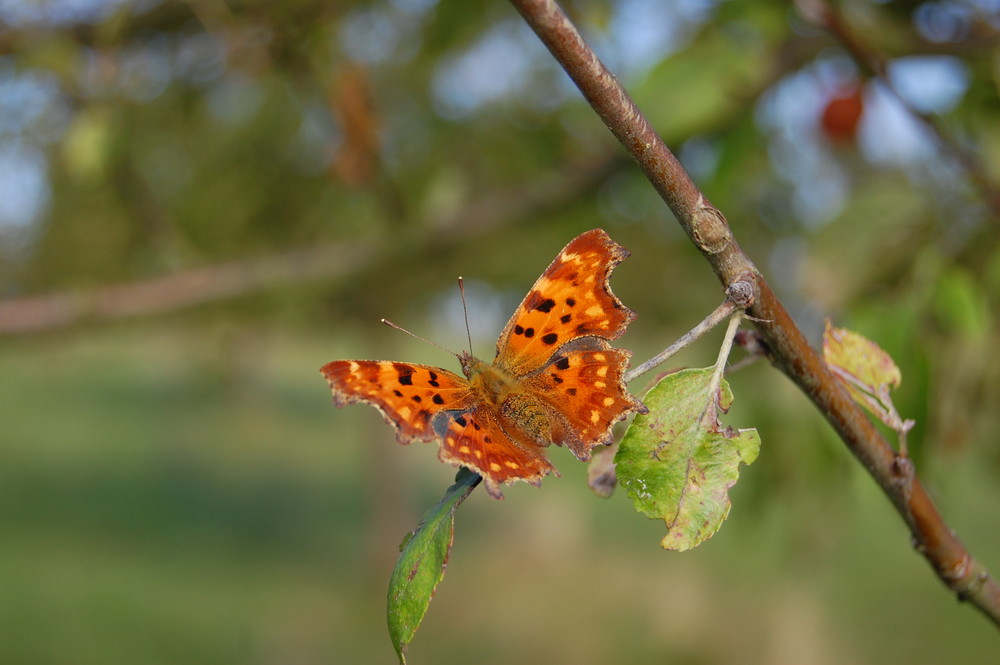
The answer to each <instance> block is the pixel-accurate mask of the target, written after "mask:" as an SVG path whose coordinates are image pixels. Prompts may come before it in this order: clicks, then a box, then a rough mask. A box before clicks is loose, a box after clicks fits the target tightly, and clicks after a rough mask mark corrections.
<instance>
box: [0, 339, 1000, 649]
mask: <svg viewBox="0 0 1000 665" xmlns="http://www.w3.org/2000/svg"><path fill="white" fill-rule="evenodd" d="M206 330H207V331H208V332H206ZM340 344H344V345H347V346H349V345H350V344H349V340H347V341H344V340H341V342H340ZM415 348H419V347H415ZM421 354H423V356H422V355H421ZM426 354H427V351H426V347H424V351H421V352H416V351H414V354H413V359H414V360H417V359H421V360H425V359H426V358H425V357H424V356H426ZM350 355H354V354H352V353H351V351H350V349H349V348H343V347H341V346H340V345H338V344H334V343H332V342H331V341H330V340H329V339H318V338H315V337H311V336H308V335H303V334H301V333H295V332H288V331H284V332H273V331H272V332H247V331H242V330H240V329H238V328H234V327H231V326H228V325H222V326H220V327H214V328H213V327H212V326H208V327H205V326H200V327H198V332H197V333H195V332H193V329H191V330H188V329H185V328H183V327H177V328H173V329H161V330H159V331H158V332H155V333H152V332H150V330H149V329H147V328H137V329H130V328H128V327H121V328H118V329H117V330H115V331H113V332H110V333H108V332H102V333H96V332H95V333H86V334H82V335H79V334H78V335H75V336H74V337H72V338H66V339H53V338H48V339H44V340H38V341H33V342H21V343H18V344H14V345H8V346H7V347H5V348H3V349H0V377H2V378H0V422H2V423H3V425H2V434H0V543H2V544H0V662H3V663H20V664H25V665H34V664H39V665H41V664H46V665H48V664H52V665H56V664H63V663H75V664H79V665H88V664H91V663H93V664H97V663H101V664H102V665H103V664H106V663H132V664H136V665H141V664H146V663H149V664H155V663H178V662H191V663H386V662H392V649H391V646H390V645H389V642H388V638H387V632H386V628H385V620H384V600H385V590H386V584H387V582H388V578H389V571H390V569H391V567H392V564H393V561H394V558H395V556H396V551H395V545H396V544H398V542H399V540H401V538H402V536H403V535H404V533H405V531H406V530H407V529H409V528H412V527H413V526H414V525H415V523H416V520H417V519H418V518H419V515H420V514H421V513H422V511H423V510H424V509H425V508H426V507H427V506H428V505H430V504H431V503H433V502H434V501H436V500H437V498H439V496H440V494H441V492H443V490H444V488H445V487H446V486H447V485H448V484H449V483H450V480H451V477H452V476H453V470H452V469H450V468H445V467H444V466H442V465H440V464H439V463H438V462H437V461H436V460H435V455H434V451H433V449H432V448H431V447H430V446H411V447H409V448H403V447H400V446H398V445H396V444H394V443H393V441H392V434H391V432H390V430H389V428H388V427H386V426H384V425H383V424H382V423H381V419H380V418H379V417H378V415H377V414H376V413H375V412H374V410H372V409H367V408H362V407H355V408H349V409H344V410H335V409H333V407H332V406H331V405H330V399H329V395H328V392H327V389H326V386H325V384H324V382H323V380H322V378H321V377H320V376H319V374H318V372H317V370H318V367H319V366H320V365H321V364H323V363H324V362H326V361H327V360H331V359H333V358H335V357H347V356H350ZM407 357H409V356H407ZM733 389H734V392H735V394H736V400H737V408H736V409H734V411H733V414H732V415H731V417H730V423H731V424H733V425H735V426H740V427H745V426H753V425H756V426H758V427H759V428H760V429H761V434H762V437H763V448H762V453H761V459H760V460H758V462H756V463H755V464H754V465H753V466H752V467H750V468H748V469H745V470H744V472H743V476H742V479H741V482H740V484H739V485H738V486H737V487H736V489H735V491H734V495H733V498H734V508H733V512H732V514H731V516H730V519H729V521H728V522H727V524H726V525H724V526H723V528H722V530H721V532H720V533H719V534H718V535H717V536H716V537H715V538H714V539H713V540H711V541H709V542H708V543H707V544H706V545H704V546H703V547H700V548H698V549H696V550H694V551H692V552H690V553H685V554H671V553H665V552H662V551H660V550H659V548H658V545H657V543H658V541H659V538H660V537H661V535H662V525H661V524H657V523H656V522H652V521H649V520H646V519H644V518H642V517H640V516H638V515H637V514H635V513H634V512H632V510H631V508H630V507H629V505H628V503H627V500H626V499H625V497H624V496H623V495H622V494H621V493H618V494H616V496H615V497H614V498H613V499H612V500H610V501H601V500H598V499H597V498H595V497H593V496H592V495H591V494H590V493H589V491H588V490H587V489H586V488H585V486H584V481H583V479H584V476H585V467H584V465H582V464H577V463H574V462H573V461H572V458H571V456H570V455H569V454H568V453H566V451H556V452H555V453H554V455H553V457H554V461H555V463H556V465H557V466H558V467H559V468H560V470H561V471H562V472H563V477H562V478H561V479H552V478H550V479H548V480H546V481H545V483H544V485H543V488H542V489H541V490H535V489H533V488H530V487H527V486H522V487H514V488H511V489H510V490H509V491H508V492H507V493H506V494H507V499H506V500H505V501H503V502H495V501H492V500H490V499H488V498H487V497H486V496H485V495H484V494H483V493H482V492H477V493H475V494H474V495H473V497H472V498H471V499H470V501H469V502H467V504H466V505H464V506H463V508H462V510H460V511H459V514H458V518H457V532H456V540H455V547H454V550H453V554H452V560H451V562H450V563H449V566H448V570H447V574H446V576H445V579H444V581H443V583H442V585H441V587H440V588H439V590H438V594H437V596H436V598H435V600H434V602H433V603H432V604H431V608H430V611H429V612H428V615H427V618H426V622H425V625H424V626H423V628H422V630H421V631H420V632H419V633H418V634H417V637H416V639H415V641H414V643H413V645H412V648H411V651H410V655H411V662H413V663H450V662H456V663H457V662H469V661H470V660H471V661H475V662H478V663H509V662H522V663H582V664H587V663H612V662H629V663H647V662H648V663H653V662H657V663H662V662H671V663H717V662H741V663H786V662H788V663H799V664H808V663H845V662H851V663H862V664H863V663H883V662H907V663H915V664H920V663H927V664H931V663H940V662H962V663H965V664H976V663H983V664H986V663H995V662H996V653H997V650H996V645H997V641H996V640H997V637H996V631H995V629H994V628H992V627H991V626H990V625H989V624H988V623H987V622H986V621H985V620H984V619H982V618H981V617H979V616H978V615H977V614H976V613H975V612H974V611H973V610H971V609H969V608H966V607H961V606H958V604H957V603H956V602H955V600H954V599H953V598H952V597H951V596H950V595H948V594H947V593H946V592H945V590H944V589H943V587H941V585H940V583H939V582H938V581H937V580H936V579H935V578H934V577H933V575H932V573H931V571H930V570H929V569H928V567H927V566H926V564H925V563H924V562H923V561H922V559H921V558H920V557H918V556H917V555H915V554H914V553H912V552H911V550H910V548H909V546H908V544H907V543H908V534H906V533H905V530H904V528H903V526H902V525H901V523H900V521H899V520H898V518H897V517H896V516H895V514H894V512H893V511H892V510H891V508H890V506H889V505H888V502H887V501H886V500H885V499H884V498H883V497H882V496H881V495H880V494H879V492H878V490H877V489H876V488H874V487H873V486H872V483H871V482H870V481H869V480H868V479H867V477H866V476H865V475H864V473H863V472H861V471H860V470H859V469H858V468H857V465H856V464H854V463H853V461H851V460H847V459H846V457H847V453H846V452H844V451H843V450H840V449H839V448H838V444H837V443H836V442H835V441H834V440H833V437H832V434H830V432H829V431H828V430H826V429H825V426H823V425H820V424H818V420H817V418H816V417H815V415H814V414H812V413H811V412H810V411H809V410H808V407H807V406H805V402H804V400H803V399H802V398H801V397H800V396H799V395H797V393H795V391H794V390H793V389H792V388H790V387H789V386H788V385H787V384H785V383H784V382H783V381H782V380H781V379H780V378H779V377H777V376H775V375H774V374H773V373H772V372H770V371H769V370H768V369H767V368H766V367H763V366H762V365H761V366H757V367H754V368H752V369H750V370H748V371H747V372H745V373H744V374H741V375H737V377H735V378H734V379H733ZM928 473H929V474H930V475H929V480H930V484H931V487H932V488H938V490H939V493H940V496H939V499H940V503H941V507H942V510H943V512H944V513H945V515H946V517H947V519H948V520H949V521H950V522H951V523H952V524H953V525H954V526H955V527H956V528H957V529H958V531H959V533H960V535H962V536H963V538H964V540H965V541H966V542H967V544H968V545H969V546H970V548H971V549H972V551H973V552H974V554H976V555H977V556H978V557H979V558H981V559H982V560H983V561H984V562H985V563H986V564H987V565H988V566H992V568H993V569H994V571H996V569H997V568H1000V530H998V529H997V528H996V511H995V506H997V505H1000V504H998V502H1000V489H998V488H997V487H996V484H995V481H994V480H993V478H992V477H990V471H989V470H988V469H985V468H982V466H981V465H979V466H977V465H975V464H972V463H971V460H963V459H962V458H956V460H944V461H942V462H940V463H938V465H937V466H934V467H931V468H930V469H929V470H928ZM984 507H986V508H988V510H984Z"/></svg>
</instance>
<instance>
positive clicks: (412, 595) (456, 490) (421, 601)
mask: <svg viewBox="0 0 1000 665" xmlns="http://www.w3.org/2000/svg"><path fill="white" fill-rule="evenodd" d="M480 480H482V479H481V478H480V477H479V475H477V474H475V473H473V472H472V471H469V470H468V469H465V468H463V469H461V470H460V471H459V472H458V475H456V476H455V484H454V485H452V486H451V487H449V488H448V491H447V492H445V494H444V498H442V499H441V501H440V502H438V504H437V505H436V506H434V507H433V508H431V509H430V510H428V511H427V512H426V513H425V514H424V517H423V519H422V520H421V521H420V524H419V525H418V526H417V528H416V530H415V531H414V532H413V533H412V534H410V535H408V536H407V537H406V538H405V539H404V540H403V546H402V547H401V550H402V554H400V556H399V560H398V561H397V562H396V567H395V568H394V569H393V571H392V577H391V579H390V580H389V602H388V608H387V610H388V611H387V614H388V619H389V636H390V637H391V639H392V646H393V648H394V649H395V650H396V654H397V655H398V656H399V662H400V663H406V656H405V654H404V651H405V650H406V645H408V644H409V643H410V641H411V640H412V639H413V636H414V634H416V632H417V628H419V627H420V622H421V621H422V620H423V618H424V614H426V613H427V607H428V606H429V605H430V602H431V598H432V597H433V596H434V590H435V589H436V588H437V585H438V583H439V582H440V581H441V579H442V578H443V577H444V569H445V567H446V566H447V565H448V554H449V553H450V552H451V542H452V537H453V536H454V533H455V509H456V508H458V506H459V504H461V503H462V501H464V500H465V499H466V497H468V496H469V494H470V493H471V492H472V490H473V489H474V488H475V487H476V485H478V484H479V481H480Z"/></svg>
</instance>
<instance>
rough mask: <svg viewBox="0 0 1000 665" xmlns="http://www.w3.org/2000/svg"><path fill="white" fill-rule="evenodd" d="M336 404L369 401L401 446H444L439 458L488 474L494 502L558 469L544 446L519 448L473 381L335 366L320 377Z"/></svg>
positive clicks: (370, 366)
mask: <svg viewBox="0 0 1000 665" xmlns="http://www.w3.org/2000/svg"><path fill="white" fill-rule="evenodd" d="M320 371H321V372H322V373H323V376H325V377H326V380H327V382H328V383H329V384H330V388H331V390H333V400H334V404H336V405H337V406H344V405H346V404H352V403H354V402H365V403H368V404H371V405H372V406H374V407H375V408H377V409H378V410H379V411H380V412H381V413H382V416H383V417H384V418H385V420H386V422H388V423H390V424H391V425H393V427H394V428H395V430H396V438H397V439H398V440H399V442H400V443H404V444H408V443H410V442H411V441H435V440H437V441H440V442H441V445H440V448H439V449H438V458H439V459H440V460H441V461H442V462H446V463H448V464H452V465H455V466H465V467H468V468H469V469H471V470H473V471H475V472H476V473H478V474H479V475H481V476H482V477H483V478H484V480H485V481H486V489H487V491H488V492H489V493H490V495H491V496H494V497H496V498H502V496H503V495H502V494H501V493H500V489H499V486H500V485H501V484H503V483H508V482H513V481H514V480H525V481H528V482H531V483H534V484H538V483H540V482H541V479H542V477H543V476H545V475H546V474H548V473H554V472H555V468H554V467H553V466H552V465H551V464H550V463H549V461H548V460H547V459H546V458H545V456H544V455H543V454H542V451H541V449H540V448H539V447H537V446H532V445H529V444H524V445H522V444H518V443H515V442H514V441H512V440H511V439H510V437H509V436H508V435H507V433H506V432H504V430H503V428H502V427H501V426H500V425H499V423H498V422H497V419H496V417H495V415H494V414H493V413H492V409H491V407H490V405H489V404H486V403H484V402H483V401H482V400H481V399H479V398H478V397H477V395H476V393H475V391H474V390H473V389H472V386H471V385H470V384H469V382H468V381H467V380H466V379H464V378H463V377H460V376H458V375H457V374H454V373H452V372H449V371H448V370H445V369H440V368H438V367H429V366H427V365H414V364H411V363H401V362H391V361H386V360H382V361H379V360H335V361H333V362H331V363H327V364H326V365H324V366H323V368H322V369H321V370H320Z"/></svg>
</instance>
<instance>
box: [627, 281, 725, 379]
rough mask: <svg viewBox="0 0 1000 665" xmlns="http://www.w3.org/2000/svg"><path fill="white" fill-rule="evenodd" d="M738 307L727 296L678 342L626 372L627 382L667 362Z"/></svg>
mask: <svg viewBox="0 0 1000 665" xmlns="http://www.w3.org/2000/svg"><path fill="white" fill-rule="evenodd" d="M736 309H737V308H736V305H735V304H734V303H733V301H732V300H730V299H729V298H726V299H725V300H724V301H722V304H721V305H719V306H718V307H716V308H715V311H713V312H712V313H711V314H709V315H708V316H706V317H705V318H704V319H702V321H701V323H699V324H698V325H696V326H695V327H694V328H692V329H691V330H689V331H687V332H686V333H684V334H683V335H682V336H681V337H680V338H679V339H678V340H677V341H676V342H674V343H673V344H671V345H670V346H668V347H667V348H665V349H663V350H662V351H660V352H659V353H657V354H656V355H655V356H653V357H652V358H650V359H649V360H647V361H646V362H644V363H642V364H641V365H639V366H638V367H633V368H632V369H630V370H629V371H627V372H625V383H629V382H630V381H632V380H633V379H635V378H637V377H639V376H642V375H643V374H645V373H646V372H648V371H649V370H651V369H653V368H654V367H657V366H658V365H660V364H661V363H663V362H665V361H666V360H667V359H668V358H669V357H670V356H672V355H674V354H675V353H677V352H678V351H680V350H681V349H683V348H684V347H686V346H688V345H689V344H691V343H692V342H694V341H695V340H696V339H698V338H699V337H701V336H702V335H704V334H705V333H707V332H708V331H709V330H711V329H712V328H714V327H715V326H717V325H719V324H720V323H722V321H723V319H725V318H726V317H727V316H730V315H731V314H732V313H733V312H734V311H736ZM731 342H732V340H730V343H731ZM727 355H728V354H727Z"/></svg>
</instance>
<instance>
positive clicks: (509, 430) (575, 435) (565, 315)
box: [320, 229, 646, 499]
mask: <svg viewBox="0 0 1000 665" xmlns="http://www.w3.org/2000/svg"><path fill="white" fill-rule="evenodd" d="M628 256H629V251H628V250H627V249H625V248H624V247H622V246H621V245H619V244H617V243H616V242H614V241H613V240H612V239H611V238H610V237H609V236H608V234H607V233H605V232H604V231H603V230H602V229H594V230H592V231H587V232H586V233H583V234H581V235H579V236H577V237H576V238H574V239H573V240H572V241H571V242H570V243H569V244H568V245H566V247H565V248H564V249H563V250H562V251H561V252H560V253H559V255H558V256H557V257H556V258H555V260H554V261H552V264H551V265H549V267H548V268H547V269H546V270H545V272H544V273H542V276H541V277H539V278H538V281H537V282H535V285H534V286H532V287H531V291H529V292H528V295H527V296H526V297H525V298H524V300H523V301H522V302H521V304H520V306H519V307H518V308H517V310H516V311H515V312H514V315H513V316H512V317H511V318H510V321H509V322H508V323H507V325H506V327H505V328H504V329H503V332H502V333H500V338H499V339H498V340H497V347H496V357H495V358H494V360H493V362H492V364H490V363H486V362H483V361H482V360H479V359H477V358H475V357H473V356H472V355H471V353H469V352H463V353H461V354H456V355H458V359H459V362H460V364H461V366H462V373H463V374H464V375H465V376H464V377H462V376H459V375H457V374H455V373H453V372H449V371H448V370H446V369H441V368H438V367H430V366H427V365H416V364H412V363H405V362H393V361H388V360H335V361H333V362H331V363H328V364H326V365H324V366H323V368H322V369H321V370H320V371H321V372H322V374H323V376H325V377H326V380H327V381H328V382H329V384H330V388H331V389H332V390H333V401H334V404H336V405H337V406H344V405H346V404H351V403H355V402H364V403H367V404H370V405H372V406H374V407H375V408H376V409H378V410H379V411H380V412H381V413H382V415H383V416H384V417H385V420H386V422H388V423H390V424H391V425H393V426H394V427H395V429H396V438H397V439H398V440H399V442H400V443H403V444H408V443H410V442H412V441H424V442H429V441H438V442H439V443H440V447H439V449H438V457H439V459H440V460H441V461H442V462H446V463H449V464H453V465H455V466H464V467H467V468H469V469H471V470H472V471H475V472H476V473H478V474H479V475H480V476H482V477H483V480H484V484H485V486H486V490H487V492H488V493H489V494H490V495H491V496H492V497H494V498H496V499H501V498H503V494H502V493H501V491H500V486H501V485H504V484H508V483H512V482H514V481H517V480H523V481H526V482H528V483H531V484H533V485H536V486H537V485H540V484H541V480H542V478H543V477H544V476H545V475H547V474H550V473H554V474H556V475H558V471H556V469H555V467H554V466H552V464H551V463H550V462H549V460H548V458H547V457H546V456H545V450H544V449H545V447H546V446H548V445H549V444H551V443H555V444H557V445H562V446H566V447H567V448H569V449H570V450H571V451H572V452H573V454H574V455H576V457H577V458H579V459H580V460H587V459H590V454H591V450H592V449H593V448H595V447H596V446H599V445H604V444H609V443H611V438H612V431H611V430H612V428H613V427H614V425H615V423H617V422H618V421H620V420H623V419H624V418H626V417H627V416H628V415H629V414H630V413H633V412H636V413H646V407H645V406H643V404H642V402H640V401H639V400H638V399H636V398H635V397H634V396H633V395H631V394H630V393H629V392H628V390H627V389H626V387H625V382H624V378H623V377H624V373H625V369H626V368H627V367H628V364H629V357H630V356H631V352H630V351H628V350H626V349H617V348H614V347H612V346H611V344H610V343H609V340H613V339H617V338H618V337H621V335H622V334H623V333H624V332H625V327H626V326H627V325H628V324H629V323H630V322H631V321H632V320H633V319H634V318H635V313H634V312H633V311H632V310H630V309H628V308H627V307H625V306H624V305H623V304H622V303H621V301H620V300H618V298H617V297H615V295H614V294H613V293H612V292H611V287H610V286H609V285H608V278H609V276H610V275H611V271H612V270H613V269H614V267H615V266H616V265H618V264H619V263H620V262H621V261H622V260H623V259H625V258H626V257H628Z"/></svg>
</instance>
